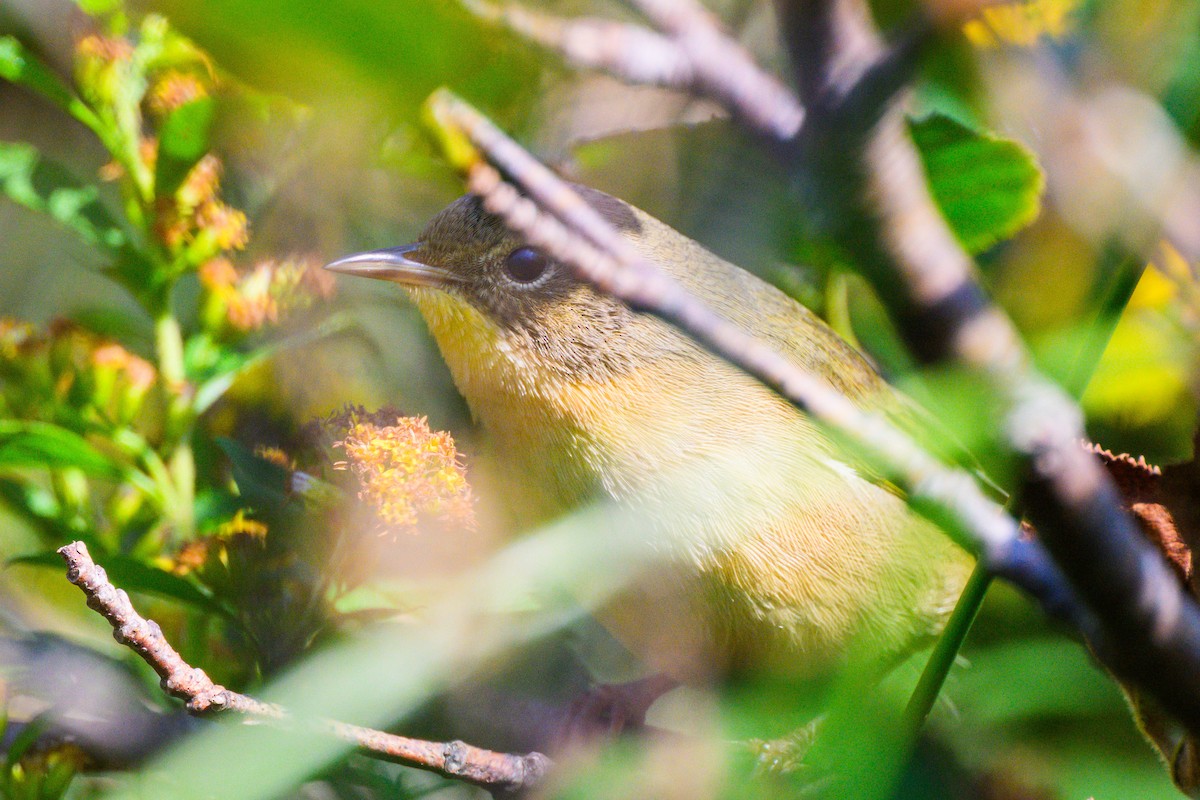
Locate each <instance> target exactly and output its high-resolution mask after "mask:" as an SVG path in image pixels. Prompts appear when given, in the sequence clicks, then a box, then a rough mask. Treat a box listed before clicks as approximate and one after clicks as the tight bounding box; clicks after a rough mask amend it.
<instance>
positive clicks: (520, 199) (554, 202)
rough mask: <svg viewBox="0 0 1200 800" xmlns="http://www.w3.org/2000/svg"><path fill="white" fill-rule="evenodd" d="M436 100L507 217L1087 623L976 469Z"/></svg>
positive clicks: (473, 116) (474, 174)
mask: <svg viewBox="0 0 1200 800" xmlns="http://www.w3.org/2000/svg"><path fill="white" fill-rule="evenodd" d="M430 107H431V110H432V112H433V116H434V118H435V119H436V120H437V121H438V122H439V124H440V125H442V127H443V129H444V130H446V131H449V132H451V134H452V135H457V136H463V137H466V139H467V140H468V142H467V143H466V144H467V146H473V147H475V148H478V150H480V151H482V153H483V154H485V155H486V157H487V159H488V160H489V161H490V162H491V163H492V164H495V166H496V167H498V168H499V169H500V170H502V171H503V173H504V175H506V176H509V177H510V178H511V179H512V180H513V181H514V182H516V183H517V184H519V186H520V188H521V190H522V191H523V192H524V195H527V196H522V194H520V193H518V191H517V190H516V189H515V188H514V187H513V186H512V185H510V184H509V183H507V182H505V181H504V180H503V179H502V178H501V173H500V172H498V171H497V169H496V168H495V167H493V166H491V165H490V164H488V163H486V162H484V161H481V160H478V158H476V159H475V160H472V159H470V158H465V159H463V163H464V165H465V167H466V169H467V172H468V181H469V188H470V190H471V191H472V193H474V194H476V195H479V196H480V197H482V198H483V200H484V204H485V207H486V208H487V209H488V210H489V211H490V212H492V213H494V214H496V215H497V216H499V217H500V218H501V219H503V220H504V222H505V224H506V225H508V226H509V227H510V228H512V229H513V230H514V231H516V232H517V233H520V234H521V235H522V236H524V237H525V238H526V239H527V240H528V241H529V242H530V243H531V244H534V245H536V246H538V247H539V248H542V249H544V250H545V251H546V252H547V253H548V254H550V255H551V256H553V257H554V258H555V259H556V260H558V261H561V262H562V263H564V264H567V265H568V266H570V267H571V268H573V269H574V270H575V271H576V273H577V274H578V275H579V276H580V277H581V278H582V279H584V280H587V281H589V282H590V283H592V284H594V285H595V286H597V287H598V288H600V289H602V290H604V291H607V292H609V293H611V294H613V295H614V296H616V297H618V298H620V299H621V300H624V301H625V302H626V303H628V304H629V305H631V306H632V307H634V308H636V309H638V310H641V311H645V312H647V313H651V314H654V315H656V316H659V317H661V318H663V319H665V320H667V321H668V322H671V323H673V324H675V325H676V326H678V327H679V328H680V329H681V330H683V331H685V332H686V333H688V334H689V335H691V336H692V337H693V338H695V339H696V340H697V341H698V342H700V343H701V344H702V345H704V346H706V347H708V348H709V349H711V350H712V351H713V352H714V353H716V354H717V355H720V356H721V357H723V358H725V359H727V360H728V361H730V362H731V363H733V364H736V365H737V366H739V367H741V368H742V369H744V370H746V371H747V372H748V373H750V374H751V375H754V376H755V377H757V378H758V379H760V380H761V381H763V382H764V383H765V384H767V385H768V386H770V387H772V388H773V389H775V390H776V391H777V392H779V394H780V395H781V396H783V397H785V398H786V399H788V400H789V401H791V402H792V403H793V404H795V405H796V406H797V407H798V408H800V409H801V410H803V411H805V412H807V413H809V414H811V415H812V416H813V417H815V418H816V419H818V420H820V421H821V422H823V423H825V424H826V425H828V426H830V427H831V428H833V429H834V430H836V431H838V432H839V433H840V434H841V435H843V436H845V437H846V438H847V439H848V440H850V441H853V442H857V443H858V444H860V445H861V446H863V447H864V448H866V449H867V450H868V451H870V452H871V453H872V454H873V455H875V456H876V457H877V458H879V459H880V461H881V462H882V463H883V465H884V466H885V467H886V469H887V472H888V473H889V475H890V477H892V478H893V479H894V480H895V481H896V482H897V483H898V484H900V485H901V486H902V487H903V488H904V489H905V490H906V491H908V492H909V494H910V495H911V496H912V498H913V501H914V503H916V504H917V506H918V507H919V508H923V509H924V510H925V511H927V512H932V513H934V514H935V515H936V517H937V520H938V521H939V522H941V523H943V524H944V525H946V526H948V527H949V528H950V530H951V531H952V532H953V533H956V534H957V535H958V537H959V540H960V541H965V542H970V543H972V544H973V545H974V548H973V549H975V550H977V551H978V552H979V553H980V555H981V558H983V559H984V561H985V562H987V563H988V564H989V565H990V567H991V568H992V569H994V570H996V571H998V572H1000V573H1002V574H1005V575H1006V576H1010V577H1011V578H1012V579H1013V580H1014V581H1015V582H1017V583H1019V584H1020V585H1022V586H1023V587H1024V588H1025V589H1026V590H1027V591H1029V592H1030V593H1031V594H1032V595H1033V596H1035V597H1037V598H1038V599H1039V600H1040V601H1041V602H1042V603H1043V605H1044V606H1045V607H1046V608H1047V609H1048V610H1050V611H1051V612H1052V613H1056V614H1058V615H1060V616H1067V617H1069V618H1070V619H1071V621H1072V622H1073V623H1074V624H1076V625H1081V626H1086V624H1087V623H1086V619H1085V618H1084V615H1082V614H1081V613H1079V609H1078V608H1077V606H1075V604H1074V602H1073V599H1072V598H1071V596H1070V592H1069V591H1068V590H1067V589H1066V586H1065V582H1064V581H1063V580H1062V579H1061V576H1060V575H1059V574H1058V572H1057V570H1056V569H1055V568H1054V566H1053V564H1052V563H1051V562H1049V560H1048V559H1047V557H1046V556H1045V554H1044V553H1043V552H1042V551H1041V549H1040V547H1039V546H1038V545H1036V544H1034V543H1031V542H1029V541H1026V540H1022V539H1021V538H1020V536H1019V526H1018V524H1017V522H1016V520H1014V519H1013V518H1012V517H1011V516H1009V515H1008V514H1007V513H1006V512H1005V511H1004V510H1003V509H1002V508H1000V507H999V506H997V505H996V504H995V503H993V502H992V501H991V500H989V499H988V498H987V497H986V496H985V495H984V494H983V493H982V492H981V490H980V489H979V487H978V485H977V484H976V482H975V480H974V478H972V477H971V476H970V475H969V474H967V473H966V472H964V471H962V470H953V469H950V468H947V467H945V466H944V465H942V464H941V463H940V462H938V461H937V460H936V459H934V458H933V457H932V456H930V455H929V454H928V453H927V452H926V451H925V450H924V448H922V447H921V446H920V445H918V444H917V443H916V442H914V441H913V440H912V439H910V438H909V437H908V436H907V435H905V434H904V433H902V432H901V431H899V430H897V429H896V428H895V427H893V426H892V425H891V424H890V423H889V422H888V421H887V420H886V419H884V418H882V417H881V416H879V415H876V414H871V413H868V412H866V411H863V410H862V409H860V408H858V407H857V406H856V405H854V404H853V403H852V402H851V401H849V400H848V399H847V398H846V397H844V396H843V395H842V394H840V393H839V392H837V391H836V390H835V389H833V388H832V387H831V386H829V384H828V383H827V382H826V381H824V380H823V379H821V378H818V377H815V376H813V375H811V374H810V373H808V372H805V371H804V370H803V369H800V368H799V367H797V366H796V365H795V364H793V363H792V362H790V361H788V360H787V359H786V358H784V357H783V356H782V355H780V354H779V353H778V352H776V351H775V350H774V349H773V348H772V347H770V346H769V345H767V344H765V343H763V342H761V341H758V340H757V339H754V338H753V337H752V336H750V335H748V334H747V333H745V332H744V331H743V330H742V329H741V328H739V327H737V326H736V325H734V324H732V323H730V322H729V321H727V320H725V319H724V318H723V317H721V316H719V315H718V314H716V313H715V312H714V311H713V310H712V309H710V308H708V307H707V306H706V305H705V304H704V303H703V301H701V300H699V299H698V298H696V297H695V296H694V295H692V294H690V293H689V292H688V291H687V290H686V289H685V288H684V287H683V286H681V285H680V284H679V283H678V282H676V281H675V280H674V279H672V278H670V277H669V276H668V275H666V274H665V273H663V272H662V270H660V269H659V268H658V267H657V266H656V265H655V264H653V263H652V262H650V261H648V260H647V259H646V258H644V257H643V256H641V254H640V253H639V252H638V251H637V250H636V249H635V248H634V247H633V245H632V244H631V243H630V242H629V241H627V240H626V239H625V238H624V237H623V236H621V234H620V233H619V232H618V231H616V230H615V229H614V228H613V227H612V225H610V224H609V223H608V222H607V220H605V219H604V218H603V217H602V216H601V215H600V214H599V213H597V212H596V211H595V209H593V208H592V207H591V206H590V205H588V204H587V202H586V201H584V200H583V198H581V197H580V196H579V195H578V193H576V192H575V190H574V189H572V188H571V186H570V185H569V184H567V183H566V182H564V181H563V180H562V179H560V178H559V177H558V176H556V175H555V174H554V173H553V172H551V171H550V170H549V169H547V168H546V167H545V166H543V165H542V164H541V163H540V162H538V161H537V159H535V158H534V157H533V156H531V155H530V154H529V153H527V152H526V151H525V150H524V149H522V148H521V147H520V145H518V144H517V143H516V142H514V141H512V140H511V139H509V138H508V137H507V136H505V135H504V133H502V132H501V131H500V130H499V129H498V128H496V126H495V125H493V124H492V123H491V122H490V121H489V120H487V119H486V118H485V117H484V116H483V115H482V114H480V113H479V112H478V111H476V110H475V109H474V108H472V107H471V106H469V105H467V104H466V103H464V102H463V101H462V100H460V99H458V98H457V97H455V96H453V95H451V94H450V93H449V92H445V91H441V92H439V93H437V94H435V95H434V96H433V98H432V99H431V101H430ZM455 141H457V140H455ZM459 144H461V143H459ZM460 155H461V152H460Z"/></svg>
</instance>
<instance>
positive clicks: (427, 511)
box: [323, 406, 475, 532]
mask: <svg viewBox="0 0 1200 800" xmlns="http://www.w3.org/2000/svg"><path fill="white" fill-rule="evenodd" d="M323 426H324V427H325V428H326V430H328V431H330V432H331V434H333V435H339V433H340V435H341V438H340V440H338V441H335V442H334V447H337V448H341V449H342V450H344V451H345V453H346V460H345V461H339V462H336V463H335V464H334V468H335V469H345V470H350V471H351V472H353V473H354V474H355V476H356V477H357V478H358V480H359V484H360V486H361V490H360V491H359V494H358V496H359V499H361V500H364V501H366V502H367V503H369V504H371V505H372V506H373V507H374V508H375V511H376V513H377V514H378V516H379V518H380V519H381V520H382V521H383V522H384V523H385V524H386V525H387V526H389V527H390V528H393V529H396V530H400V531H406V532H415V531H416V529H417V525H418V523H419V521H420V520H421V519H422V518H425V517H431V518H434V519H436V520H438V521H440V522H443V523H446V524H450V525H457V526H468V527H469V526H472V525H474V524H475V510H474V497H473V496H472V494H471V487H470V484H468V483H467V476H466V470H465V468H464V467H463V464H462V463H461V461H460V459H459V455H458V451H457V450H456V449H455V447H454V439H453V438H452V437H451V436H450V434H448V433H446V432H444V431H432V430H430V428H429V423H428V421H427V420H426V419H425V418H424V417H404V416H400V415H398V414H396V413H395V412H394V411H390V410H382V411H380V412H377V413H375V414H369V413H367V412H366V411H365V410H364V409H362V408H361V407H355V406H350V407H347V408H345V409H343V410H342V411H341V412H339V413H336V414H333V415H332V416H330V417H329V418H327V419H326V420H324V421H323Z"/></svg>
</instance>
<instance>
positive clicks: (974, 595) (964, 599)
mask: <svg viewBox="0 0 1200 800" xmlns="http://www.w3.org/2000/svg"><path fill="white" fill-rule="evenodd" d="M991 585H992V576H991V573H989V572H988V570H987V568H986V567H984V566H983V565H982V564H976V565H975V569H974V570H973V571H972V572H971V577H970V578H968V579H967V585H966V586H964V587H963V592H962V596H960V597H959V598H958V604H957V605H955V606H954V611H952V612H951V613H950V619H949V620H948V621H947V622H946V628H945V630H943V631H942V635H941V636H939V637H938V640H937V643H936V644H935V645H934V646H933V652H932V653H930V654H929V661H928V662H926V664H925V669H924V670H923V671H922V672H921V678H920V680H918V681H917V686H916V688H915V689H913V693H912V695H911V696H910V697H909V698H908V705H907V706H905V708H904V730H905V732H906V733H907V734H908V736H907V740H908V741H909V742H912V741H914V740H915V739H916V736H917V734H918V733H919V732H920V730H921V726H922V725H924V724H925V719H926V718H927V717H928V716H929V712H930V711H931V710H932V709H933V704H934V703H935V702H936V701H937V697H938V695H939V694H940V693H941V691H942V684H943V683H945V681H946V676H947V675H948V674H950V667H951V666H952V665H953V664H954V659H955V658H957V657H958V651H959V650H960V649H961V648H962V645H963V641H964V640H965V639H966V638H967V633H968V632H969V631H970V630H971V623H973V622H974V621H975V616H976V615H977V614H978V613H979V607H980V606H981V605H983V598H984V596H985V595H986V594H987V590H988V587H990V586H991Z"/></svg>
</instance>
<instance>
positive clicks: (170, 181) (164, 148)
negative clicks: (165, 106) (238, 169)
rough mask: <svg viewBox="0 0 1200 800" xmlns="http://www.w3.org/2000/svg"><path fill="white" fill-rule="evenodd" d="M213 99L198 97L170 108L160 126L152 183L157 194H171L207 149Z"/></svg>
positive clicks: (210, 129)
mask: <svg viewBox="0 0 1200 800" xmlns="http://www.w3.org/2000/svg"><path fill="white" fill-rule="evenodd" d="M216 107H217V105H216V101H214V100H213V99H212V98H211V97H200V98H197V99H195V100H193V101H191V102H190V103H184V104H183V105H181V106H180V107H179V108H177V109H175V110H174V111H172V112H171V113H170V114H169V115H168V116H167V118H166V120H164V121H163V124H162V128H161V129H160V130H159V138H158V158H157V160H156V162H155V167H154V187H155V192H156V194H157V195H158V196H159V197H170V196H171V195H172V194H174V193H175V190H176V189H178V188H179V184H181V183H183V179H184V178H186V177H187V174H188V172H190V171H191V169H192V167H194V166H195V165H196V162H197V161H199V160H200V159H201V158H202V157H203V156H204V154H205V153H206V152H207V151H208V141H209V134H210V133H211V131H212V124H213V118H214V117H215V115H216Z"/></svg>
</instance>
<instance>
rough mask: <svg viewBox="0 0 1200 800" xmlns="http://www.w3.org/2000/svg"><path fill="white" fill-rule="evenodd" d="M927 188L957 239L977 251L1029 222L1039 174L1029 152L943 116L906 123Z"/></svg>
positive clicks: (1038, 205) (1037, 201)
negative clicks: (927, 178)
mask: <svg viewBox="0 0 1200 800" xmlns="http://www.w3.org/2000/svg"><path fill="white" fill-rule="evenodd" d="M910 128H911V131H912V136H913V140H914V141H915V142H916V144H917V149H918V150H919V151H920V153H921V159H922V160H923V161H924V163H925V171H926V174H927V175H928V177H929V187H930V190H931V191H932V192H933V197H934V199H935V200H936V201H937V204H938V206H939V207H940V208H941V209H942V213H943V214H945V215H946V220H947V221H948V222H949V223H950V227H951V228H953V230H954V233H955V235H956V236H957V237H958V240H959V241H960V242H962V244H963V246H964V247H965V248H966V249H967V250H969V251H970V252H971V253H980V252H982V251H984V250H986V249H987V248H989V247H991V246H992V245H994V244H996V243H997V242H999V241H1001V240H1003V239H1007V238H1008V237H1010V236H1012V235H1013V234H1014V233H1016V232H1017V231H1019V230H1020V229H1021V228H1023V227H1025V226H1026V225H1028V224H1029V223H1030V222H1032V221H1033V220H1034V219H1035V218H1036V217H1037V215H1038V212H1039V210H1040V209H1041V199H1040V198H1041V194H1042V188H1043V186H1044V178H1043V175H1042V171H1041V169H1040V168H1039V167H1038V165H1037V162H1036V161H1035V160H1034V157H1033V154H1032V153H1030V152H1029V150H1027V149H1026V148H1025V147H1024V146H1022V145H1020V144H1018V143H1017V142H1014V141H1010V140H1008V139H1001V138H999V137H997V136H992V135H991V134H988V133H983V132H980V131H975V130H972V129H971V128H968V127H967V126H966V125H963V124H962V123H960V122H957V121H955V120H953V119H951V118H950V117H947V116H945V115H942V114H931V115H929V116H927V117H924V118H922V119H918V120H914V121H913V122H912V123H911V126H910Z"/></svg>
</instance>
